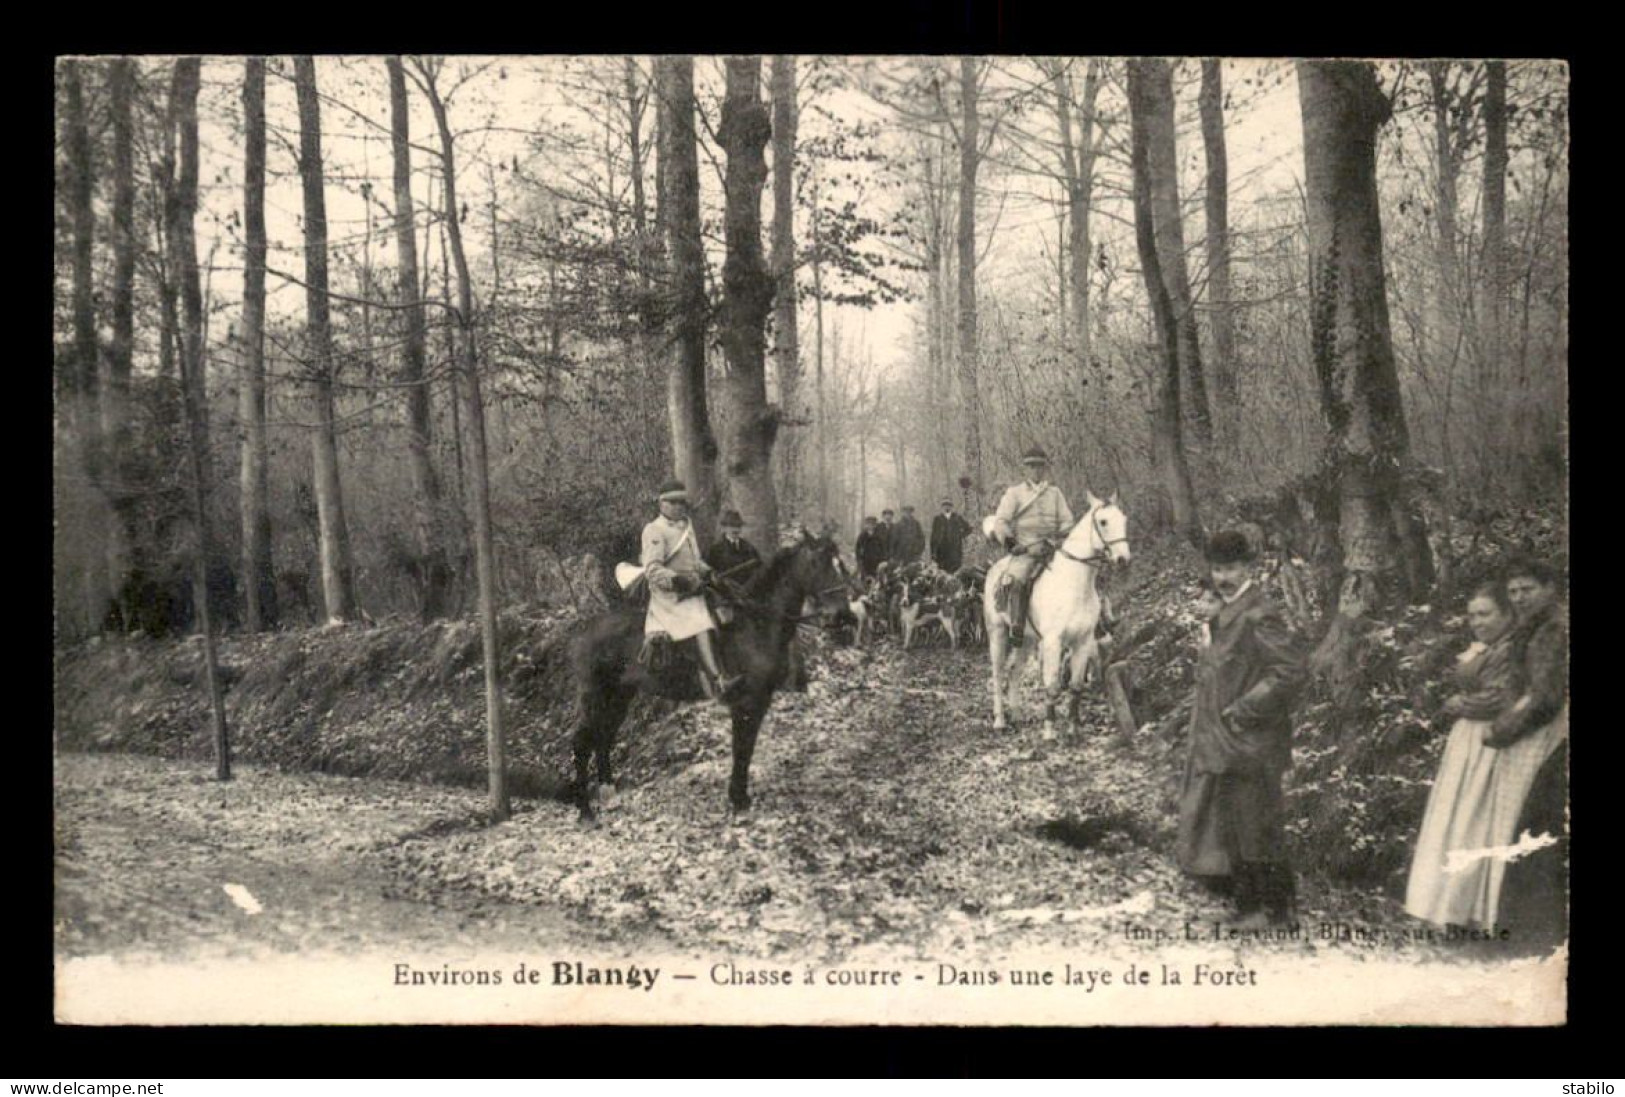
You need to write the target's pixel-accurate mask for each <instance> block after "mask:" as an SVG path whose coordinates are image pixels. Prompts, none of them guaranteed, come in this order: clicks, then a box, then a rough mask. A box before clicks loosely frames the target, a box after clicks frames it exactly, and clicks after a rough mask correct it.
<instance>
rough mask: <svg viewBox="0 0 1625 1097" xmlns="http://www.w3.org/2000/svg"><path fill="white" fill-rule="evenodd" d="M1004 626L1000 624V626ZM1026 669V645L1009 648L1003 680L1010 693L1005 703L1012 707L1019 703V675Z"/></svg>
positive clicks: (1016, 706) (1014, 707) (1018, 705)
mask: <svg viewBox="0 0 1625 1097" xmlns="http://www.w3.org/2000/svg"><path fill="white" fill-rule="evenodd" d="M1003 627H1004V626H1002V625H1001V628H1003ZM1026 669H1027V645H1026V644H1023V645H1021V647H1019V648H1011V649H1010V662H1009V664H1008V665H1007V666H1006V667H1005V668H1004V676H1005V682H1006V684H1007V688H1008V689H1009V690H1010V695H1009V697H1008V698H1006V700H1005V704H1006V705H1007V706H1008V707H1009V708H1011V709H1012V710H1013V709H1016V708H1018V707H1020V705H1021V675H1022V673H1023V672H1024V671H1025V670H1026Z"/></svg>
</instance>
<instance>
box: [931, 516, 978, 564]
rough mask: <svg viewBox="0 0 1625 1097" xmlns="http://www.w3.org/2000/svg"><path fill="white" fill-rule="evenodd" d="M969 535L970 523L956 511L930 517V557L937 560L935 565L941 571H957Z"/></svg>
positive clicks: (961, 561) (962, 558)
mask: <svg viewBox="0 0 1625 1097" xmlns="http://www.w3.org/2000/svg"><path fill="white" fill-rule="evenodd" d="M969 535H970V523H969V522H967V521H965V519H964V518H962V517H960V515H959V513H958V512H957V511H956V512H954V513H953V514H950V515H942V514H938V515H937V516H936V517H935V518H933V519H931V559H933V560H935V561H936V562H937V567H939V568H941V569H942V570H943V571H958V570H959V567H960V565H961V564H962V563H963V562H964V552H965V538H966V537H968V536H969Z"/></svg>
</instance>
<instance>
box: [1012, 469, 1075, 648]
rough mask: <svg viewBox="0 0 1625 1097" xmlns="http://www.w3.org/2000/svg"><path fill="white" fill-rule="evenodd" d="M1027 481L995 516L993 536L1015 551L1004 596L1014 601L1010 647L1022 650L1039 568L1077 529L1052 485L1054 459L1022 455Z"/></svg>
mask: <svg viewBox="0 0 1625 1097" xmlns="http://www.w3.org/2000/svg"><path fill="white" fill-rule="evenodd" d="M1021 463H1022V464H1023V465H1025V466H1026V468H1027V478H1026V479H1025V480H1023V481H1022V482H1021V483H1019V484H1016V485H1014V486H1012V487H1010V488H1008V489H1006V491H1005V493H1004V497H1003V498H1001V499H1000V500H999V507H998V509H997V510H996V511H994V513H993V531H994V534H995V536H997V537H998V539H999V540H1000V542H1002V543H1003V544H1004V546H1005V547H1006V548H1007V549H1009V550H1010V554H1011V560H1010V567H1009V570H1008V571H1006V572H1005V573H1004V585H1003V586H1002V587H1001V589H1000V594H1001V595H1003V596H1004V597H1007V598H1008V599H1009V613H1010V646H1011V647H1020V646H1021V641H1022V634H1023V633H1024V632H1025V630H1026V624H1027V599H1028V592H1029V591H1030V589H1031V584H1032V580H1033V577H1034V576H1035V575H1036V574H1037V573H1038V568H1039V565H1040V564H1042V563H1043V561H1044V560H1045V559H1046V558H1047V557H1048V556H1049V554H1050V552H1052V551H1053V550H1054V547H1055V544H1056V543H1058V542H1059V541H1060V539H1062V538H1064V537H1065V536H1066V534H1067V531H1069V530H1070V529H1071V528H1072V525H1073V521H1074V519H1073V517H1072V508H1071V507H1069V506H1068V505H1067V502H1066V496H1064V495H1062V494H1061V489H1060V488H1058V487H1056V486H1055V485H1054V484H1052V483H1050V482H1049V454H1047V453H1045V452H1044V449H1043V447H1042V446H1034V447H1033V448H1032V449H1029V450H1028V451H1027V452H1026V453H1024V454H1022V457H1021Z"/></svg>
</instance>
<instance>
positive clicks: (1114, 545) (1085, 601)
mask: <svg viewBox="0 0 1625 1097" xmlns="http://www.w3.org/2000/svg"><path fill="white" fill-rule="evenodd" d="M1088 499H1089V510H1088V513H1086V514H1085V515H1084V516H1083V517H1082V518H1080V519H1078V521H1077V523H1076V524H1074V525H1073V527H1072V529H1071V530H1069V531H1068V532H1067V535H1066V539H1065V540H1064V541H1062V542H1061V545H1060V547H1059V548H1058V549H1056V551H1055V554H1054V555H1053V556H1052V557H1051V558H1050V563H1049V566H1048V567H1047V568H1045V569H1044V573H1043V574H1042V575H1040V576H1039V577H1038V582H1036V583H1035V584H1033V589H1032V596H1031V598H1030V599H1029V600H1028V603H1027V625H1028V628H1029V630H1030V631H1031V632H1034V633H1036V634H1037V637H1038V650H1039V654H1040V657H1041V662H1040V666H1041V669H1042V671H1043V683H1044V730H1043V737H1044V739H1046V740H1049V739H1053V738H1055V703H1056V701H1057V700H1058V699H1059V697H1060V694H1061V658H1062V656H1063V654H1065V655H1067V656H1068V663H1069V669H1070V674H1069V679H1070V682H1071V687H1072V712H1073V714H1074V716H1075V715H1076V713H1077V706H1078V697H1079V695H1080V694H1081V693H1082V691H1083V687H1084V681H1085V678H1086V676H1087V675H1086V672H1087V670H1088V667H1089V664H1090V663H1091V662H1095V661H1098V659H1099V655H1100V653H1099V646H1098V644H1097V642H1096V640H1095V625H1096V623H1097V622H1098V621H1099V620H1100V612H1101V598H1100V593H1099V591H1098V589H1097V588H1096V583H1095V575H1096V572H1097V569H1098V568H1099V567H1100V566H1101V565H1102V564H1104V563H1106V562H1107V561H1108V560H1121V561H1123V562H1125V563H1126V562H1127V561H1128V559H1129V546H1128V517H1127V516H1126V515H1125V514H1124V513H1123V510H1122V508H1121V507H1119V506H1118V504H1117V493H1116V492H1113V493H1112V495H1111V496H1110V498H1107V499H1104V500H1102V499H1098V498H1096V497H1095V496H1094V494H1092V493H1091V494H1090V495H1089V497H1088ZM993 523H994V519H993V518H988V519H987V520H986V521H984V522H983V523H982V532H983V533H984V534H986V535H987V536H988V537H989V538H990V539H991V538H993V537H994V533H993ZM1009 569H1010V557H1008V556H1006V557H1005V558H1004V559H1002V560H1000V561H999V562H998V563H996V564H994V565H993V567H992V568H990V569H989V570H988V573H987V583H986V586H985V587H984V589H983V591H982V617H983V620H984V621H985V622H986V625H987V646H988V653H989V655H990V656H991V657H992V662H993V727H994V729H995V730H1002V729H1003V728H1004V727H1005V726H1006V724H1005V714H1004V713H1005V706H1006V705H1007V704H1008V706H1009V707H1010V708H1012V709H1013V708H1015V707H1016V702H1017V700H1018V698H1019V696H1020V693H1021V671H1022V665H1023V663H1024V662H1025V661H1026V655H1027V651H1028V650H1029V648H1030V647H1031V641H1028V643H1026V644H1023V645H1022V646H1021V647H1017V648H1011V647H1010V615H1009V614H1008V613H1002V612H1000V611H999V610H998V609H997V608H996V603H995V598H996V597H997V595H998V590H999V584H1000V582H1001V581H1002V580H1003V578H1004V574H1005V572H1007V571H1008V570H1009ZM1006 682H1008V683H1009V699H1008V701H1007V700H1006V698H1005V683H1006Z"/></svg>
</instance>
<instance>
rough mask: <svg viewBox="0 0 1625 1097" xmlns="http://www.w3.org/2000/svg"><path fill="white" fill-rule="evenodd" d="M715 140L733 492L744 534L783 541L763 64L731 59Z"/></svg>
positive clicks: (758, 539)
mask: <svg viewBox="0 0 1625 1097" xmlns="http://www.w3.org/2000/svg"><path fill="white" fill-rule="evenodd" d="M726 64H727V70H726V71H727V79H726V85H725V92H724V97H723V102H722V120H721V123H720V124H719V126H718V128H717V140H718V143H719V144H720V145H721V146H722V149H723V152H724V153H725V154H726V155H727V171H726V175H725V179H724V193H725V202H726V205H725V212H724V218H723V226H724V233H725V236H726V243H727V252H726V258H725V259H724V261H723V265H722V292H723V304H722V351H723V357H724V360H725V361H726V363H727V385H726V387H725V388H724V390H723V391H724V392H725V393H726V395H727V401H728V436H727V442H726V451H725V452H726V454H727V461H726V468H727V472H728V494H729V497H730V498H731V500H732V501H733V504H734V506H736V507H738V508H739V513H740V515H741V516H742V517H743V518H744V519H745V532H746V536H747V537H749V538H750V539H751V540H752V541H755V543H756V544H759V545H770V544H774V543H776V542H777V540H778V537H777V531H778V525H779V514H778V500H777V498H776V497H775V495H774V491H773V442H774V439H775V437H776V436H777V434H778V429H779V413H778V410H777V409H775V408H773V407H772V406H770V405H769V404H768V402H767V361H766V350H767V317H768V312H769V311H770V310H771V309H772V306H773V281H772V279H771V278H770V277H769V276H768V270H767V261H766V259H765V257H764V256H763V254H762V188H763V186H764V185H765V184H766V182H767V160H766V159H765V157H764V156H763V152H764V150H765V149H766V148H767V140H768V136H769V134H770V133H771V132H772V120H771V118H770V117H769V115H768V109H767V104H766V103H765V102H764V101H763V100H762V93H761V87H762V59H761V58H760V57H755V56H752V57H730V58H728V60H727V63H726Z"/></svg>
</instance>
